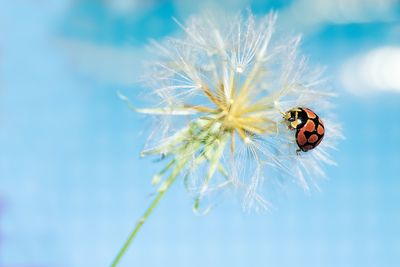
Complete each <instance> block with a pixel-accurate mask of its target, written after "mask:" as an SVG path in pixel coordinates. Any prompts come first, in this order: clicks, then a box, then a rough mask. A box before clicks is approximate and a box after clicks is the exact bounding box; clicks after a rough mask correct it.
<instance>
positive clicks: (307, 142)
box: [296, 108, 325, 152]
mask: <svg viewBox="0 0 400 267" xmlns="http://www.w3.org/2000/svg"><path fill="white" fill-rule="evenodd" d="M299 110H300V111H299V113H298V118H299V119H300V123H299V125H298V126H297V127H296V129H297V130H296V143H297V145H298V146H299V148H300V149H301V150H302V151H304V152H306V151H308V150H311V149H313V148H315V147H316V146H318V145H319V143H321V141H322V138H323V137H324V134H325V127H324V124H323V122H322V121H321V119H320V118H319V117H318V116H317V114H315V113H314V111H312V110H311V109H308V108H299Z"/></svg>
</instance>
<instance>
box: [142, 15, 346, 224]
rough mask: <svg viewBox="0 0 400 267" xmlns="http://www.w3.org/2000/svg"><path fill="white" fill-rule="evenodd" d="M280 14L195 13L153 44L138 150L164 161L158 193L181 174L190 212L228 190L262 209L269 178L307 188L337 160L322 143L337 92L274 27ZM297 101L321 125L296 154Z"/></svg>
mask: <svg viewBox="0 0 400 267" xmlns="http://www.w3.org/2000/svg"><path fill="white" fill-rule="evenodd" d="M276 20H277V15H276V14H275V13H270V14H269V15H267V16H265V17H261V18H256V17H255V16H254V15H252V14H251V13H250V12H248V13H247V14H246V15H241V14H240V15H236V16H232V17H229V16H221V15H220V16H198V17H192V18H191V19H189V20H188V22H187V23H185V24H181V23H180V22H177V23H178V25H179V26H180V28H181V29H182V35H181V36H178V37H170V38H167V39H166V40H164V41H162V42H154V43H153V44H152V47H153V50H152V51H154V53H156V54H157V59H156V60H155V61H153V62H150V63H149V68H148V69H149V72H148V75H147V76H146V78H145V81H146V86H148V88H149V89H150V90H149V93H150V94H151V96H152V99H154V104H153V105H152V106H151V107H149V108H142V109H140V108H135V110H136V111H137V112H140V113H145V114H148V115H149V116H151V117H152V118H154V119H155V127H154V130H153V132H151V133H150V134H149V138H148V141H147V143H146V147H145V149H144V150H143V152H142V155H159V156H161V157H162V159H163V160H164V161H165V162H166V164H165V168H164V169H162V170H161V171H160V172H159V173H157V174H156V175H155V177H154V178H153V180H152V182H153V184H155V185H157V186H158V192H159V194H158V196H159V197H160V198H161V196H162V195H163V194H164V192H165V191H166V190H167V189H168V188H169V186H170V185H171V184H172V183H173V181H175V179H176V178H178V177H182V178H183V179H184V181H185V185H186V187H187V189H188V190H189V192H190V193H191V194H193V196H194V199H195V202H194V209H195V211H199V210H200V207H201V205H202V203H203V202H204V201H206V200H207V199H208V198H210V197H212V195H214V194H215V193H218V192H219V191H221V190H224V189H228V188H229V189H234V191H237V192H238V194H239V195H241V197H242V198H243V202H242V203H243V207H244V208H245V209H246V210H251V209H260V208H267V207H268V203H269V202H268V196H265V194H263V191H264V190H265V186H266V184H268V183H267V182H268V181H273V180H274V179H277V180H285V179H287V180H292V181H295V182H296V183H298V184H299V185H301V187H303V188H304V189H305V190H307V189H308V188H309V184H310V182H313V178H314V177H317V176H323V175H324V172H323V169H322V167H321V165H322V164H334V162H333V160H332V159H331V158H330V157H329V155H328V150H329V149H332V148H334V146H335V143H336V140H337V139H338V138H340V137H341V134H340V130H339V126H338V125H337V124H336V123H335V122H334V120H333V119H332V117H331V115H332V114H333V111H332V108H333V105H331V104H330V99H331V98H332V97H333V96H334V93H333V92H332V91H330V90H329V89H328V88H327V87H326V82H325V81H324V79H323V78H322V76H321V75H322V74H323V71H322V69H321V68H317V69H315V70H313V69H310V68H309V67H308V66H307V60H306V58H305V57H303V56H300V55H299V54H298V47H299V43H300V37H299V36H294V37H288V36H285V35H284V34H282V33H278V32H276V31H275V28H276V27H275V24H276ZM294 107H309V108H311V109H312V110H314V111H316V112H317V113H318V114H319V116H320V117H322V118H323V120H324V122H325V127H326V134H325V137H324V140H323V141H322V143H321V144H320V145H319V146H318V147H317V148H315V149H313V150H312V151H308V152H305V153H297V152H296V151H297V149H298V147H297V144H296V140H295V136H294V133H293V131H290V130H289V129H288V127H287V124H286V122H285V120H284V118H283V114H284V112H285V111H287V110H290V109H291V108H294ZM158 196H157V199H156V201H155V202H156V203H157V202H158V199H159V198H158ZM207 207H208V206H205V211H207ZM146 214H147V213H146ZM146 214H145V216H144V219H146V218H147V215H148V214H147V215H146Z"/></svg>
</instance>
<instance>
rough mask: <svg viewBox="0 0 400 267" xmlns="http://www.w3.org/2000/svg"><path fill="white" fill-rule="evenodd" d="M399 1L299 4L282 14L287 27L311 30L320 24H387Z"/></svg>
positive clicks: (329, 0)
mask: <svg viewBox="0 0 400 267" xmlns="http://www.w3.org/2000/svg"><path fill="white" fill-rule="evenodd" d="M398 5H399V2H398V0H335V1H333V0H318V1H315V0H299V1H293V4H292V5H290V6H289V7H288V8H286V9H285V10H284V11H283V12H282V13H281V19H282V22H283V23H286V24H287V25H286V26H287V27H295V28H296V30H298V29H308V30H310V29H312V28H315V27H318V26H320V25H323V24H346V23H363V22H370V21H390V20H393V19H395V18H396V6H398Z"/></svg>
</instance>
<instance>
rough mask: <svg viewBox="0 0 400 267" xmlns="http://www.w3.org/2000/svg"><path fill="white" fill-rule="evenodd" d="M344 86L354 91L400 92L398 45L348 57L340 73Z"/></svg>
mask: <svg viewBox="0 0 400 267" xmlns="http://www.w3.org/2000/svg"><path fill="white" fill-rule="evenodd" d="M340 78H341V81H342V83H343V85H344V87H345V88H346V89H347V90H349V91H351V92H353V93H355V94H360V95H361V94H365V93H371V92H376V91H395V92H399V93H400V47H381V48H378V49H375V50H372V51H370V52H368V53H366V54H364V55H360V56H356V57H354V58H351V59H349V60H348V61H347V62H346V63H345V64H344V66H343V68H342V70H341V74H340Z"/></svg>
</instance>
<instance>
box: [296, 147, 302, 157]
mask: <svg viewBox="0 0 400 267" xmlns="http://www.w3.org/2000/svg"><path fill="white" fill-rule="evenodd" d="M300 154H301V149H300V148H298V149H296V155H297V156H300Z"/></svg>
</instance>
